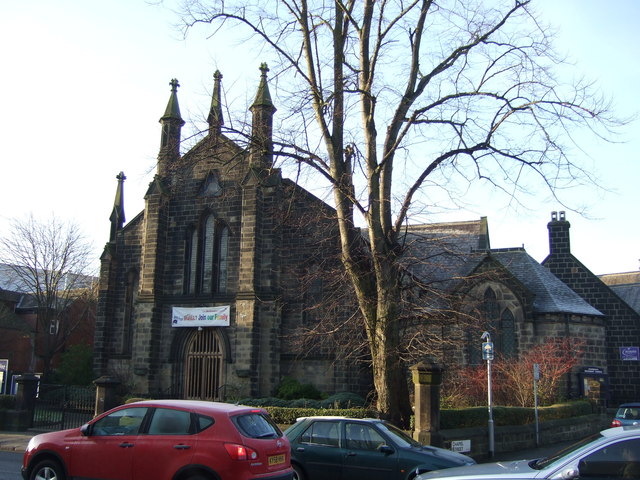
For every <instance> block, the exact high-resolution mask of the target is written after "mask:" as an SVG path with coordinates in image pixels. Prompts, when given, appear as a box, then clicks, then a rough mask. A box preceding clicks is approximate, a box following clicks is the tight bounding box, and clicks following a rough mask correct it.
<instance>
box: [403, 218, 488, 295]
mask: <svg viewBox="0 0 640 480" xmlns="http://www.w3.org/2000/svg"><path fill="white" fill-rule="evenodd" d="M403 240H404V247H405V249H404V252H403V255H402V259H401V262H402V264H403V265H404V267H405V268H406V269H407V270H408V271H409V272H410V273H411V275H413V276H415V277H416V278H418V279H420V280H421V281H422V282H426V283H429V284H431V285H432V286H436V285H438V284H439V285H440V288H444V289H450V288H453V287H454V285H455V284H456V283H458V282H459V281H460V280H461V279H463V278H465V277H467V276H468V275H469V274H470V273H471V272H472V271H473V269H474V268H476V266H477V265H478V264H479V263H480V261H481V260H482V259H483V258H484V256H485V254H486V249H487V248H488V246H489V235H488V229H487V222H486V218H481V219H480V220H472V221H466V222H450V223H434V224H426V225H410V226H408V227H407V230H406V233H405V236H404V239H403Z"/></svg>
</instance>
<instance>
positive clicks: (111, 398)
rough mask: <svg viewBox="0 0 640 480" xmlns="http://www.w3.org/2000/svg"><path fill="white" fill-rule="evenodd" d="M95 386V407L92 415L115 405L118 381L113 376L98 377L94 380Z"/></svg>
mask: <svg viewBox="0 0 640 480" xmlns="http://www.w3.org/2000/svg"><path fill="white" fill-rule="evenodd" d="M93 383H94V384H95V386H96V408H95V412H94V415H99V414H101V413H104V412H106V411H107V410H110V409H112V408H113V407H115V406H117V405H116V403H117V402H116V388H117V387H118V385H120V382H119V381H118V380H116V379H115V378H113V377H108V376H104V377H100V378H98V379H97V380H94V381H93Z"/></svg>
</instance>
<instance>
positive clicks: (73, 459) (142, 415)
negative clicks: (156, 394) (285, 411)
mask: <svg viewBox="0 0 640 480" xmlns="http://www.w3.org/2000/svg"><path fill="white" fill-rule="evenodd" d="M290 454H291V452H290V447H289V441H288V440H287V437H285V436H284V435H283V434H282V432H281V431H280V429H279V428H278V427H277V425H275V424H274V423H273V421H272V420H271V418H270V417H269V415H268V414H267V412H266V411H265V410H262V409H260V408H253V407H245V406H239V405H230V404H226V403H215V402H201V401H189V400H157V401H144V402H136V403H130V404H128V405H122V406H120V407H116V408H114V409H113V410H110V411H108V412H106V413H104V414H102V415H100V416H98V417H96V418H95V419H93V420H92V421H91V422H89V423H87V424H85V425H83V426H82V427H80V428H74V429H71V430H63V431H60V432H51V433H43V434H40V435H36V436H35V437H33V438H32V439H31V441H30V442H29V445H28V446H27V450H26V452H25V454H24V459H23V462H22V476H23V477H24V478H25V480H41V479H43V480H65V479H68V480H71V479H75V478H92V479H109V480H145V479H149V480H151V479H153V480H164V479H166V480H249V479H251V480H291V478H292V475H293V471H292V470H291V466H290Z"/></svg>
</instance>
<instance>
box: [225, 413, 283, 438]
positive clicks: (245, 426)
mask: <svg viewBox="0 0 640 480" xmlns="http://www.w3.org/2000/svg"><path fill="white" fill-rule="evenodd" d="M232 421H233V423H234V424H235V426H236V427H237V428H238V430H239V431H240V433H241V434H242V435H244V436H245V437H251V438H275V437H281V436H282V432H281V431H280V429H279V428H278V426H277V425H276V424H275V423H273V422H272V421H271V419H270V418H269V417H267V416H266V415H264V414H263V413H262V412H260V411H257V412H251V413H245V414H243V415H237V416H235V417H232Z"/></svg>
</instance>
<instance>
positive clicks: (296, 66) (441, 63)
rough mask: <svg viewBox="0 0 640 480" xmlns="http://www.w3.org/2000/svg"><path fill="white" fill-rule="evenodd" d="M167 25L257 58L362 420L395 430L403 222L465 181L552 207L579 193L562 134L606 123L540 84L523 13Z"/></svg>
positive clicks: (334, 11) (226, 7) (554, 61)
mask: <svg viewBox="0 0 640 480" xmlns="http://www.w3.org/2000/svg"><path fill="white" fill-rule="evenodd" d="M181 12H182V20H183V22H184V26H185V29H186V30H185V31H188V30H189V29H191V28H193V27H195V26H196V25H197V24H207V25H210V26H211V27H212V28H213V33H212V36H213V37H214V38H216V39H219V38H220V36H221V35H224V34H225V32H226V31H227V30H226V28H227V27H232V28H234V32H237V31H239V30H241V28H238V27H244V28H245V31H246V32H247V34H248V35H249V36H251V37H253V40H255V41H256V42H259V44H260V45H261V46H262V47H263V49H264V47H265V46H266V47H268V48H269V49H270V51H271V52H272V53H273V59H270V61H275V66H274V65H273V64H272V68H273V70H274V74H275V75H274V78H275V80H276V81H277V95H278V97H279V102H278V109H279V118H281V119H284V120H283V125H282V128H281V129H279V131H280V132H281V133H280V135H282V136H281V137H280V138H277V139H275V142H274V145H275V147H274V149H275V152H274V153H275V154H276V155H277V156H278V158H280V159H294V160H296V161H297V162H299V163H300V164H303V165H306V166H308V167H310V168H311V169H312V171H315V172H316V173H317V174H319V175H320V177H319V178H323V179H324V180H325V181H326V182H327V184H328V185H330V187H331V189H332V192H333V200H334V204H335V207H336V209H337V222H338V225H339V228H340V237H341V251H342V263H343V265H344V268H345V270H346V272H347V275H348V276H349V279H350V281H351V283H352V284H353V287H354V291H355V295H356V297H357V301H358V305H359V309H360V312H361V314H362V318H363V320H364V328H365V331H366V333H367V338H368V345H369V351H370V355H371V360H372V366H373V376H374V384H375V389H376V393H377V408H378V409H379V410H380V411H381V412H383V414H385V415H386V416H388V417H389V418H391V419H392V420H394V421H396V422H398V423H405V424H406V422H407V420H408V417H409V414H410V408H409V402H408V396H407V394H406V381H405V378H406V377H405V375H404V374H403V365H402V361H401V359H400V356H399V355H398V350H399V342H400V332H399V321H398V320H399V318H400V317H401V310H402V308H403V304H402V300H401V298H402V295H401V292H402V289H403V285H402V281H401V277H402V268H401V265H400V263H399V260H398V259H399V258H400V256H401V254H402V245H403V241H402V239H403V235H404V234H405V231H406V225H407V223H408V219H409V218H410V216H412V215H418V214H419V215H421V218H422V219H423V220H424V219H425V218H427V219H428V212H429V210H428V209H427V205H429V204H434V203H435V202H437V197H436V196H435V192H439V191H440V192H442V191H443V192H446V194H447V195H448V196H449V199H450V200H453V201H454V202H456V201H462V200H461V198H462V197H461V196H460V193H459V191H460V189H464V188H465V186H468V185H470V184H471V183H472V182H476V181H484V182H486V183H488V184H489V185H491V186H492V187H493V188H497V189H498V190H500V191H503V192H505V193H506V194H507V195H508V196H509V198H510V199H516V201H517V199H518V198H519V196H520V195H522V194H526V193H527V192H528V191H529V190H530V189H531V188H532V187H533V186H535V185H536V184H538V185H540V184H541V185H543V186H544V187H546V188H548V189H549V190H550V191H551V193H552V194H554V195H555V194H556V192H559V191H560V190H561V189H563V188H566V187H568V186H570V185H574V184H575V183H576V182H581V181H587V182H588V181H591V178H590V175H589V172H587V171H586V170H585V169H584V168H582V167H581V165H580V164H578V163H576V162H575V161H574V160H572V159H571V158H570V157H569V156H568V154H567V150H566V147H567V144H566V142H569V141H571V138H572V136H571V132H572V129H573V128H574V127H575V126H580V127H586V128H588V129H591V130H592V131H593V132H594V134H595V135H600V136H601V137H603V138H606V137H608V135H609V134H610V133H611V128H612V127H615V126H616V125H619V124H620V122H618V121H617V120H616V119H615V118H614V117H612V116H611V115H610V113H609V111H608V105H607V103H606V102H604V101H603V99H602V98H600V97H597V96H596V95H594V92H593V90H592V85H591V84H589V83H588V82H584V81H579V82H578V83H575V84H572V85H564V84H561V83H559V82H558V80H557V79H556V78H554V73H555V71H556V67H557V66H562V65H563V64H564V63H563V59H561V58H558V57H557V56H556V55H555V53H554V51H553V49H552V45H551V38H550V36H549V35H548V33H547V31H548V30H547V29H546V26H543V25H541V24H540V23H539V22H538V19H537V18H536V15H535V12H534V11H533V9H532V1H529V0H515V1H514V0H509V1H506V0H495V1H492V2H487V1H486V0H476V1H473V0H471V1H468V0H465V1H462V0H443V1H435V0H408V1H403V0H380V1H375V0H362V1H356V0H335V1H334V2H308V1H307V0H281V1H278V2H273V1H270V0H249V1H242V2H240V1H232V0H228V1H225V2H219V1H213V0H212V1H204V0H184V1H183V5H182V9H181ZM246 45H247V44H246V43H245V44H244V45H243V47H242V48H246ZM285 97H286V98H285ZM358 118H359V120H358ZM274 130H276V129H274ZM394 171H395V173H396V177H395V180H394V176H393V174H394ZM398 172H399V173H400V175H397V173H398ZM316 182H317V180H316ZM425 215H426V216H425ZM360 218H361V219H362V220H360ZM360 221H362V222H364V224H365V225H366V240H367V241H366V245H367V246H366V249H367V250H368V252H367V255H362V242H361V240H362V236H361V235H359V234H358V229H357V222H360Z"/></svg>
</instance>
